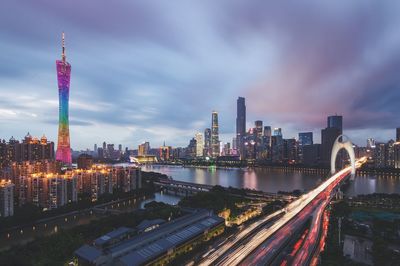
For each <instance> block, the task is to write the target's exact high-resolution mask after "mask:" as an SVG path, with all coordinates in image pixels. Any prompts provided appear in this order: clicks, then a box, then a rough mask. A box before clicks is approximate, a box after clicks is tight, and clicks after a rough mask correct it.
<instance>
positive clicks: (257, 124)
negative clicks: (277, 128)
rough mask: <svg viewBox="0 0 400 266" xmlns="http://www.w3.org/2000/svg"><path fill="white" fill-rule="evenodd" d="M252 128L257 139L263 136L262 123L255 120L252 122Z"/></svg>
mask: <svg viewBox="0 0 400 266" xmlns="http://www.w3.org/2000/svg"><path fill="white" fill-rule="evenodd" d="M254 126H255V128H256V134H257V138H261V137H262V134H263V122H262V121H261V120H257V121H255V122H254Z"/></svg>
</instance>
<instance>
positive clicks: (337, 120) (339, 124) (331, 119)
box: [328, 115, 343, 134]
mask: <svg viewBox="0 0 400 266" xmlns="http://www.w3.org/2000/svg"><path fill="white" fill-rule="evenodd" d="M332 127H334V128H337V129H339V130H340V132H341V133H340V134H342V132H343V116H341V115H331V116H328V128H332Z"/></svg>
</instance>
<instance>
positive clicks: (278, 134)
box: [274, 127, 282, 137]
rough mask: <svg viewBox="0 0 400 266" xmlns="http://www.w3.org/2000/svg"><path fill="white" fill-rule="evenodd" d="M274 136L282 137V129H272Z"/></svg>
mask: <svg viewBox="0 0 400 266" xmlns="http://www.w3.org/2000/svg"><path fill="white" fill-rule="evenodd" d="M274 136H280V137H282V128H280V127H276V128H274Z"/></svg>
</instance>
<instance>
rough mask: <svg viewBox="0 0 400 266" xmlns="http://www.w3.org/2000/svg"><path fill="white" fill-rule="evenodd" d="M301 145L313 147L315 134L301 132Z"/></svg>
mask: <svg viewBox="0 0 400 266" xmlns="http://www.w3.org/2000/svg"><path fill="white" fill-rule="evenodd" d="M299 145H300V146H305V145H313V133H312V132H301V133H299Z"/></svg>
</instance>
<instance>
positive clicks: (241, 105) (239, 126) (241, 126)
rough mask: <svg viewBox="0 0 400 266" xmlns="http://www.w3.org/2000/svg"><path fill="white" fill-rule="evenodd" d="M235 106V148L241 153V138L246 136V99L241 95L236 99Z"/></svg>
mask: <svg viewBox="0 0 400 266" xmlns="http://www.w3.org/2000/svg"><path fill="white" fill-rule="evenodd" d="M236 103H237V108H236V144H235V145H236V148H237V149H238V150H239V154H240V155H242V150H243V138H244V137H245V136H246V100H245V98H243V97H239V98H238V99H237V102H236Z"/></svg>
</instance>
